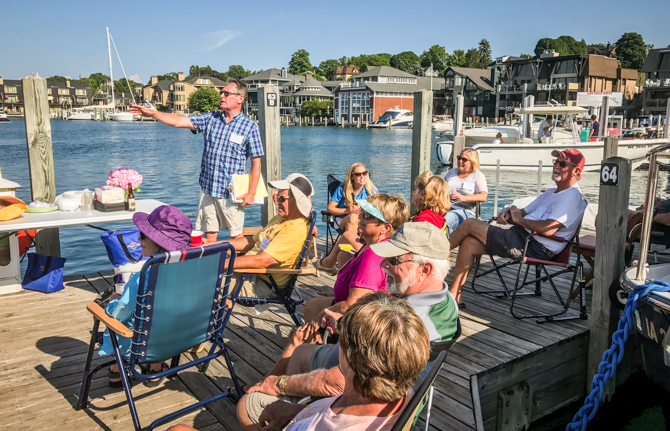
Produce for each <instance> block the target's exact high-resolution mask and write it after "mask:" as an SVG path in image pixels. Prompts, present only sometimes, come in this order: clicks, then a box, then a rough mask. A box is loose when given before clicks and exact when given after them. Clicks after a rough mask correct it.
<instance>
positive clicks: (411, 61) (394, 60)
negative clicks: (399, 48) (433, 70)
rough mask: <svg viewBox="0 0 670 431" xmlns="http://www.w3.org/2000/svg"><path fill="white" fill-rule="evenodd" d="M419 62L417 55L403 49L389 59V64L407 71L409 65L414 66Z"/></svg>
mask: <svg viewBox="0 0 670 431" xmlns="http://www.w3.org/2000/svg"><path fill="white" fill-rule="evenodd" d="M420 62H421V59H420V58H419V56H418V55H416V54H415V53H413V52H412V51H405V52H401V53H400V54H396V55H393V56H391V58H390V59H389V66H391V67H395V68H396V69H400V70H403V71H405V72H408V71H409V68H410V67H414V65H415V64H416V63H420Z"/></svg>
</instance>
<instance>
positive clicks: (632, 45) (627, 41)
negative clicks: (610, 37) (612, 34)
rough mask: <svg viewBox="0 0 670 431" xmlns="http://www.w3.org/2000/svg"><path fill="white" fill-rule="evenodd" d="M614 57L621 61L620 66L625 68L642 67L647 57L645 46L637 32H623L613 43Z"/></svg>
mask: <svg viewBox="0 0 670 431" xmlns="http://www.w3.org/2000/svg"><path fill="white" fill-rule="evenodd" d="M614 48H615V49H616V58H618V59H619V60H620V61H621V67H625V68H627V69H637V70H639V69H640V68H642V64H643V63H644V59H645V58H646V57H647V46H646V44H645V43H644V40H642V35H640V34H638V33H624V34H623V35H622V36H621V37H620V38H619V40H617V41H616V43H615V44H614Z"/></svg>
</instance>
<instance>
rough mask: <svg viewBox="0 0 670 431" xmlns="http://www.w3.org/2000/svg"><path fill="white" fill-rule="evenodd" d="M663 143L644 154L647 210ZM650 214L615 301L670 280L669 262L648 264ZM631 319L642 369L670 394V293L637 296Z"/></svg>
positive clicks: (668, 162)
mask: <svg viewBox="0 0 670 431" xmlns="http://www.w3.org/2000/svg"><path fill="white" fill-rule="evenodd" d="M663 142H664V145H659V146H657V147H656V148H654V149H652V150H651V151H649V152H648V153H647V157H646V159H648V161H649V174H648V177H647V193H646V197H645V207H646V208H648V209H649V208H652V207H653V205H651V204H650V202H654V198H655V196H656V186H657V181H658V171H659V165H663V166H666V167H667V166H670V143H668V140H667V139H664V140H663ZM653 216H654V214H653V211H645V212H644V215H643V218H642V231H641V236H640V255H639V258H638V260H637V262H636V263H635V264H634V265H633V266H632V267H629V268H626V270H625V271H624V272H623V274H621V277H619V286H615V290H617V289H618V290H619V291H620V292H621V293H620V295H619V296H618V298H616V300H615V304H617V301H619V302H624V300H625V297H627V296H628V294H630V293H631V292H632V290H633V289H634V288H635V287H636V286H639V285H642V284H646V283H647V282H650V281H654V280H658V281H662V282H666V283H670V263H661V264H657V265H649V266H648V265H647V256H648V252H649V247H650V244H651V237H652V234H653V232H652V221H653ZM611 293H612V292H610V294H611ZM610 296H612V295H610ZM622 297H623V298H622ZM617 305H620V304H617ZM633 322H634V326H635V332H636V334H637V338H638V340H640V346H641V352H642V358H643V361H642V364H643V367H644V371H645V372H646V373H647V376H649V378H650V379H651V380H653V381H654V382H656V383H657V384H658V385H660V386H661V387H662V388H663V389H664V390H665V391H667V392H668V393H670V335H668V332H670V292H654V291H651V292H650V293H649V294H648V295H647V296H645V297H642V298H640V299H639V300H638V302H637V306H636V310H635V311H634V318H633ZM666 420H667V418H666Z"/></svg>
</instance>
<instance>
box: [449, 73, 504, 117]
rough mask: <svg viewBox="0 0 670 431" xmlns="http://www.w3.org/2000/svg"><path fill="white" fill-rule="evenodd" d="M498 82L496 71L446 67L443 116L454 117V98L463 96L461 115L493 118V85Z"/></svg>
mask: <svg viewBox="0 0 670 431" xmlns="http://www.w3.org/2000/svg"><path fill="white" fill-rule="evenodd" d="M498 81H499V74H498V71H497V70H496V69H474V68H470V67H448V68H447V70H446V71H445V72H444V90H443V91H440V94H441V95H444V114H447V115H454V101H455V100H456V96H458V95H462V96H463V107H464V110H463V115H464V116H466V117H475V116H479V117H493V110H494V108H495V97H494V93H495V92H494V85H495V83H496V82H498Z"/></svg>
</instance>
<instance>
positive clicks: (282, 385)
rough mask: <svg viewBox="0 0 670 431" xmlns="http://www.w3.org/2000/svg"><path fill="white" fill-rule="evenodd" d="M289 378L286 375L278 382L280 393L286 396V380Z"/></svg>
mask: <svg viewBox="0 0 670 431" xmlns="http://www.w3.org/2000/svg"><path fill="white" fill-rule="evenodd" d="M287 380H288V376H284V377H282V378H281V379H279V381H278V382H277V387H278V388H279V393H280V394H281V395H283V396H286V389H285V388H286V381H287Z"/></svg>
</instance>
